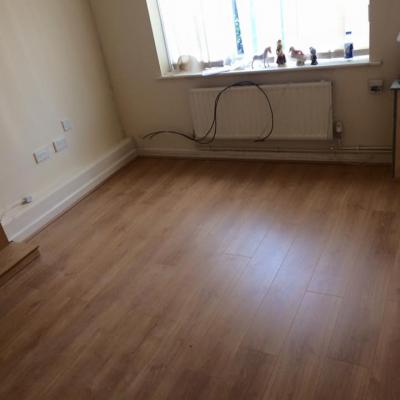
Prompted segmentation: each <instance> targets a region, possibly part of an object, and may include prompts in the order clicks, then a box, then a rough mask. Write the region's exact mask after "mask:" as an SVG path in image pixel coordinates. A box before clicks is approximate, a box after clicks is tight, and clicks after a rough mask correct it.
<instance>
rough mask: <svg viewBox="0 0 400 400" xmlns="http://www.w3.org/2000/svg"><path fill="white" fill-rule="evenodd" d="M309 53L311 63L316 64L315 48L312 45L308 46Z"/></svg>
mask: <svg viewBox="0 0 400 400" xmlns="http://www.w3.org/2000/svg"><path fill="white" fill-rule="evenodd" d="M310 53H311V65H318V57H317V50H315V48H314V47H310Z"/></svg>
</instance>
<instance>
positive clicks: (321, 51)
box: [158, 0, 369, 70]
mask: <svg viewBox="0 0 400 400" xmlns="http://www.w3.org/2000/svg"><path fill="white" fill-rule="evenodd" d="M158 6H159V11H160V16H161V21H162V25H163V30H164V37H165V42H166V46H167V50H168V55H169V61H170V64H171V69H172V70H179V69H180V70H183V68H182V66H183V67H184V65H183V64H185V63H189V62H190V63H192V64H193V63H195V64H196V65H197V68H198V69H199V70H202V69H205V68H208V67H217V66H218V67H221V66H224V65H225V66H227V65H240V67H241V68H242V69H244V68H251V66H252V62H253V60H255V61H256V68H263V67H264V65H263V64H264V63H263V61H264V57H263V54H264V52H265V49H267V48H268V47H271V51H272V52H271V53H268V57H267V59H266V62H267V63H271V62H272V63H273V64H274V65H276V61H277V53H276V51H277V43H278V40H281V41H282V45H283V53H284V54H285V56H286V58H287V60H288V63H290V62H291V61H293V60H296V56H297V61H298V62H300V64H299V63H298V64H297V65H302V64H301V62H302V60H300V61H299V60H298V58H299V57H298V56H299V55H300V58H302V57H303V54H304V60H303V61H305V60H310V58H311V57H310V48H315V49H316V51H317V55H318V58H320V59H326V58H340V57H342V58H343V57H344V54H345V52H344V49H345V46H346V42H349V41H350V43H351V44H352V46H351V48H352V49H353V48H354V55H368V49H369V15H368V14H369V13H368V6H369V0H329V1H328V0H158ZM346 32H347V35H346ZM350 32H351V34H350ZM293 49H296V50H298V52H293ZM291 50H292V51H291ZM291 55H293V56H294V57H293V58H292V57H291ZM254 56H259V57H256V58H255V57H254ZM348 56H352V54H348ZM260 61H261V62H260ZM283 61H285V60H284V59H283ZM309 63H310V62H308V64H309ZM253 66H254V65H253Z"/></svg>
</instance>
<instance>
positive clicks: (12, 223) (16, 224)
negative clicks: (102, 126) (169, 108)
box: [3, 138, 137, 242]
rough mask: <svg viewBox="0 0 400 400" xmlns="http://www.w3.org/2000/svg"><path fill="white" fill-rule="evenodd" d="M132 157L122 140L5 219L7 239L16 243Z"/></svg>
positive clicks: (132, 146) (133, 153)
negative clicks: (68, 178)
mask: <svg viewBox="0 0 400 400" xmlns="http://www.w3.org/2000/svg"><path fill="white" fill-rule="evenodd" d="M136 157H137V149H136V145H135V143H134V141H133V140H132V139H131V138H128V139H125V140H124V141H123V142H121V143H120V144H118V145H117V146H116V147H115V148H114V149H112V150H111V151H110V152H109V153H108V154H106V155H105V156H104V157H102V158H101V159H99V160H98V161H97V162H95V163H94V164H92V165H91V166H89V167H88V168H86V169H85V170H83V171H82V172H80V173H79V174H78V175H76V176H74V177H73V178H72V179H70V180H68V181H67V182H65V183H64V184H63V185H61V186H60V187H58V188H57V189H55V190H53V191H52V192H51V193H49V194H48V195H46V196H44V197H43V198H39V199H36V201H35V202H34V203H32V204H31V205H29V206H26V208H25V207H24V209H23V210H21V212H18V213H16V214H15V215H13V216H12V217H9V218H8V219H5V220H4V221H3V226H4V230H5V232H6V234H7V237H8V239H9V240H10V241H16V242H18V241H22V240H25V239H26V238H28V237H29V236H32V235H33V234H34V233H36V232H38V231H39V230H40V229H41V228H43V227H44V226H46V225H47V224H48V223H49V222H51V221H52V220H54V219H55V218H56V217H57V216H59V215H60V214H62V213H63V212H65V211H66V210H68V209H69V208H71V207H72V206H73V205H74V204H76V203H77V202H78V201H79V200H80V199H82V198H83V197H85V196H86V195H87V194H88V193H90V192H91V191H92V190H94V189H95V188H96V187H97V186H99V185H100V184H101V183H103V182H104V181H105V180H106V179H107V178H109V177H110V176H111V175H112V174H113V173H115V172H116V171H118V170H119V169H121V168H122V167H123V166H124V165H126V164H128V163H129V162H130V161H132V160H134V159H135V158H136Z"/></svg>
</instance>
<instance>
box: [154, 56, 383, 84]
mask: <svg viewBox="0 0 400 400" xmlns="http://www.w3.org/2000/svg"><path fill="white" fill-rule="evenodd" d="M318 61H319V64H318V65H310V64H308V65H304V66H301V67H298V66H296V64H294V63H289V65H287V66H285V67H278V66H277V65H275V64H274V65H272V63H271V66H270V67H267V68H258V69H251V68H246V69H241V70H228V71H227V70H226V69H221V68H215V69H210V70H206V71H203V72H196V73H188V72H180V73H176V72H170V73H167V74H165V75H162V76H161V77H160V78H159V79H182V78H209V77H214V76H238V75H259V74H270V73H280V72H296V71H314V70H321V69H338V68H354V67H377V66H380V65H382V61H371V60H370V59H369V56H360V57H354V58H353V59H352V60H344V59H342V58H333V59H319V60H318Z"/></svg>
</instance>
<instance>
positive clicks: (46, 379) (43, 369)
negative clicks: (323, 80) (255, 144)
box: [0, 159, 400, 400]
mask: <svg viewBox="0 0 400 400" xmlns="http://www.w3.org/2000/svg"><path fill="white" fill-rule="evenodd" d="M390 175H391V174H390V169H389V168H388V167H380V166H376V167H372V166H368V167H363V166H332V165H299V164H280V163H266V162H241V161H188V160H156V159H140V160H137V161H135V162H133V163H132V164H131V165H129V166H128V167H126V168H124V169H123V170H121V171H120V172H118V173H117V174H116V175H115V176H113V177H112V178H111V179H110V180H108V181H107V182H106V183H105V184H104V185H102V186H101V187H100V188H99V189H98V190H96V191H95V192H94V193H92V194H91V195H90V196H88V197H87V198H86V199H84V200H83V201H81V202H80V203H79V204H78V205H77V206H75V207H74V208H73V209H71V210H70V211H69V212H67V213H66V214H65V215H64V216H62V217H61V218H59V219H58V220H57V221H55V222H54V223H52V224H51V225H50V226H48V227H47V228H46V229H45V230H44V231H42V232H41V233H40V234H38V235H37V236H36V237H34V238H33V239H32V240H31V241H32V243H37V244H40V246H41V258H40V259H38V260H37V261H35V262H34V263H33V264H32V265H31V266H30V267H29V268H27V269H26V270H24V271H23V272H21V273H19V274H18V275H17V276H15V277H14V278H13V279H12V280H11V281H10V282H8V283H7V284H6V285H5V286H3V287H2V288H1V290H0V381H1V384H0V398H1V399H7V400H13V399H17V400H23V399H40V400H44V399H57V400H60V399H61V400H62V399H73V400H79V399H85V400H86V399H107V400H109V399H111V400H113V399H115V400H122V399H133V400H140V399H144V400H150V399H159V400H161V399H173V400H180V399H190V400H197V399H206V400H211V399H218V400H223V399H232V400H238V399H243V400H255V399H260V400H273V399H277V400H284V399H305V400H331V399H332V400H333V399H335V400H353V399H360V400H361V399H365V400H372V399H374V400H378V399H379V400H390V399H393V400H398V399H400V248H399V243H400V224H399V222H400V184H399V183H396V182H394V181H392V180H391V177H390Z"/></svg>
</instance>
